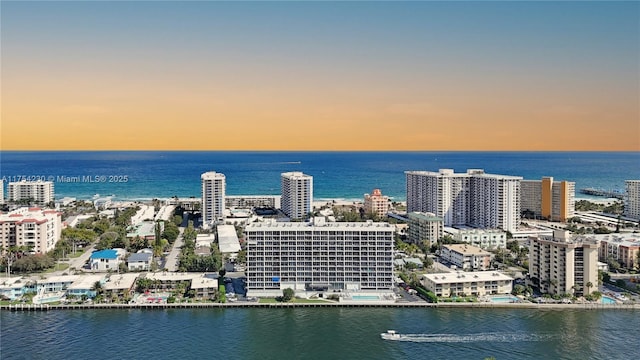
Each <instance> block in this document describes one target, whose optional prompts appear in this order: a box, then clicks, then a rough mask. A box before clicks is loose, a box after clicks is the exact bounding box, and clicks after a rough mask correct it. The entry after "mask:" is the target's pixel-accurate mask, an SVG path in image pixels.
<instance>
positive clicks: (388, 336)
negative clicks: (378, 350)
mask: <svg viewBox="0 0 640 360" xmlns="http://www.w3.org/2000/svg"><path fill="white" fill-rule="evenodd" d="M380 336H381V337H382V338H383V339H385V340H398V339H400V334H398V333H397V332H396V331H395V330H387V332H386V333H382V334H380Z"/></svg>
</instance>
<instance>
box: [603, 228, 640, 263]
mask: <svg viewBox="0 0 640 360" xmlns="http://www.w3.org/2000/svg"><path fill="white" fill-rule="evenodd" d="M593 238H595V239H596V240H597V241H599V242H600V246H599V248H598V259H599V260H600V261H602V262H607V260H608V259H609V258H610V257H612V258H614V259H615V260H617V261H618V262H620V264H621V265H622V266H624V267H626V268H628V269H633V268H636V267H638V266H640V260H639V259H638V253H639V252H640V236H638V234H606V235H594V236H593Z"/></svg>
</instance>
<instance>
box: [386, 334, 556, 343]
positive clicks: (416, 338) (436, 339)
mask: <svg viewBox="0 0 640 360" xmlns="http://www.w3.org/2000/svg"><path fill="white" fill-rule="evenodd" d="M548 338H549V336H544V335H538V334H526V333H478V334H398V335H397V336H395V337H386V338H385V339H386V340H393V341H409V342H427V343H471V342H486V341H492V342H522V341H544V340H546V339H548Z"/></svg>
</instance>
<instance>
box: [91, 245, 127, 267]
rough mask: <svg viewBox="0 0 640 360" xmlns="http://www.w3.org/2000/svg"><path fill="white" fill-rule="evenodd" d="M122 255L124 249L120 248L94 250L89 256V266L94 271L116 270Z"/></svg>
mask: <svg viewBox="0 0 640 360" xmlns="http://www.w3.org/2000/svg"><path fill="white" fill-rule="evenodd" d="M123 255H124V250H121V249H107V250H100V251H96V252H94V253H93V254H91V257H90V258H89V267H90V269H91V270H94V271H109V270H113V271H117V270H118V266H119V265H120V262H121V261H122V257H123Z"/></svg>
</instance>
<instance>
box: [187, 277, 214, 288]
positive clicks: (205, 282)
mask: <svg viewBox="0 0 640 360" xmlns="http://www.w3.org/2000/svg"><path fill="white" fill-rule="evenodd" d="M191 288H192V289H206V288H213V289H217V288H218V279H212V278H208V277H206V276H205V275H204V274H201V276H194V277H193V278H192V280H191Z"/></svg>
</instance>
